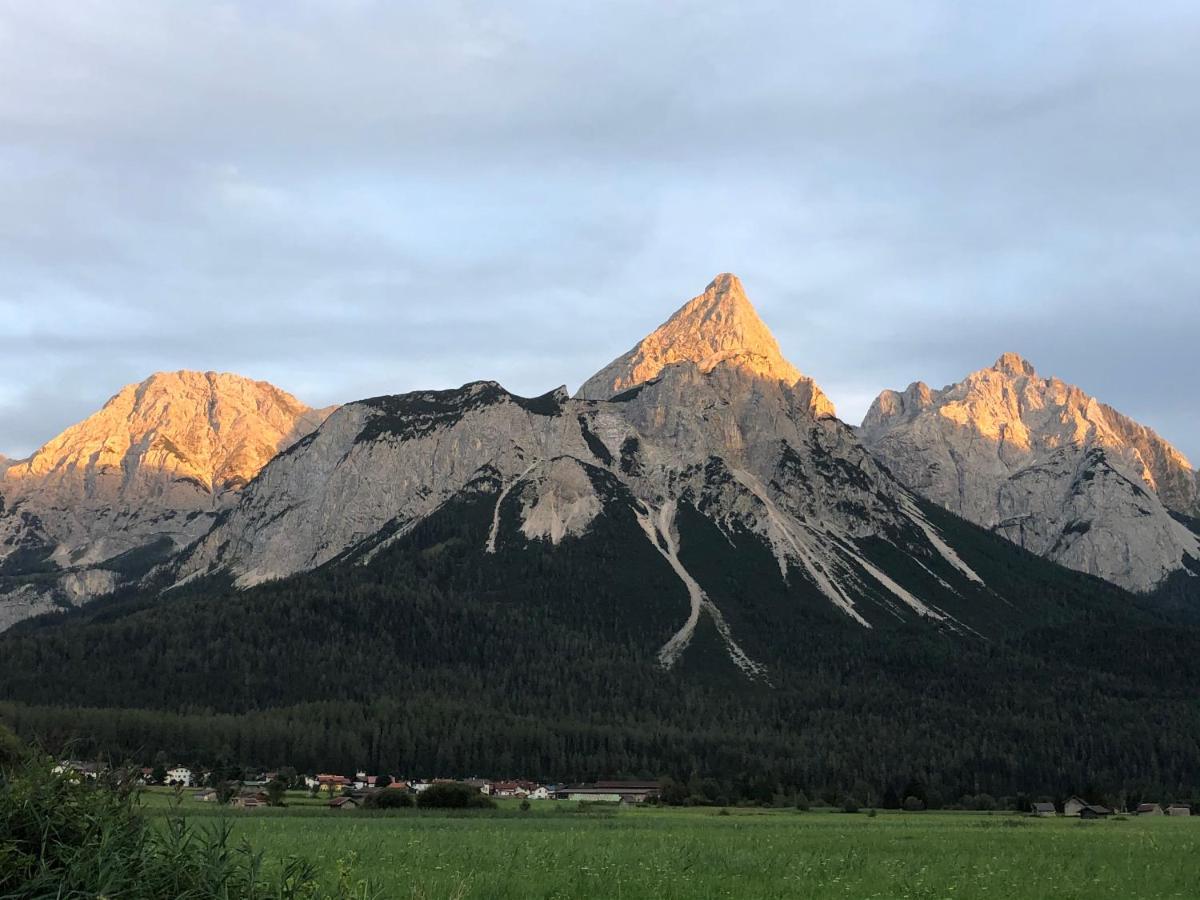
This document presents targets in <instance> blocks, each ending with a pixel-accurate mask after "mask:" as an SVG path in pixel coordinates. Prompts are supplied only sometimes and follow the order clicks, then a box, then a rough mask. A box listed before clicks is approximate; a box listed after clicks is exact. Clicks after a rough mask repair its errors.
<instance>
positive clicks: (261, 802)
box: [229, 791, 271, 809]
mask: <svg viewBox="0 0 1200 900" xmlns="http://www.w3.org/2000/svg"><path fill="white" fill-rule="evenodd" d="M229 805H230V806H232V807H234V808H235V809H259V808H261V807H264V806H270V805H271V801H270V798H269V797H267V795H266V794H264V793H263V792H262V791H243V792H242V793H240V794H238V795H237V796H236V797H234V798H233V799H232V800H230V801H229Z"/></svg>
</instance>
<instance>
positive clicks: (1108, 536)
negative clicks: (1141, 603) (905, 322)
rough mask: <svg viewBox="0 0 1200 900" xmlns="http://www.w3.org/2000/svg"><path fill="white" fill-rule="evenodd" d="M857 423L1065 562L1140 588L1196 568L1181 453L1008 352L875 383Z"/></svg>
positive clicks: (1000, 525) (891, 452)
mask: <svg viewBox="0 0 1200 900" xmlns="http://www.w3.org/2000/svg"><path fill="white" fill-rule="evenodd" d="M859 435H860V437H861V438H862V440H863V442H864V443H865V444H866V445H867V446H868V447H869V448H870V449H871V452H872V453H873V454H874V455H875V457H876V458H877V459H879V460H880V461H881V462H882V463H883V464H884V465H886V466H887V468H888V469H889V470H890V471H891V472H892V473H893V474H894V475H896V477H897V478H899V479H900V480H901V481H902V482H903V483H905V484H906V485H908V486H909V487H911V488H912V489H914V490H915V491H917V492H918V493H920V494H921V495H922V496H924V497H927V498H928V499H930V500H932V501H933V502H935V503H938V504H940V505H941V506H944V507H946V508H947V509H949V510H951V511H953V512H955V513H957V514H958V515H961V516H963V517H964V518H966V519H969V520H970V521H972V522H975V523H977V524H979V525H982V526H984V527H986V528H990V529H993V530H995V531H996V532H997V533H999V534H1001V535H1003V536H1004V537H1006V538H1008V539H1009V540H1011V541H1013V542H1014V543H1017V544H1019V545H1020V546H1022V547H1025V548H1027V549H1029V550H1031V551H1032V552H1034V553H1037V554H1038V555H1040V556H1045V557H1047V558H1049V559H1052V560H1054V561H1055V562H1058V563H1061V564H1062V565H1065V566H1068V567H1070V568H1072V569H1076V570H1078V571H1081V572H1088V573H1090V574H1093V575H1098V576H1100V577H1101V578H1104V579H1106V580H1108V581H1112V582H1113V583H1115V584H1119V585H1121V586H1123V587H1126V588H1129V589H1131V590H1135V591H1149V590H1153V589H1155V588H1157V587H1159V586H1161V585H1163V584H1164V582H1166V581H1167V580H1169V579H1171V578H1172V576H1175V575H1182V576H1183V577H1185V578H1186V577H1187V575H1188V574H1193V573H1194V574H1200V536H1198V535H1197V532H1196V530H1195V525H1194V523H1193V524H1191V525H1189V524H1188V517H1191V516H1195V514H1196V511H1197V504H1198V502H1200V500H1198V497H1200V495H1198V494H1197V490H1196V486H1197V480H1196V479H1197V476H1196V473H1195V472H1194V471H1193V470H1192V469H1191V467H1190V465H1189V464H1188V461H1187V460H1186V458H1184V456H1183V454H1181V453H1180V452H1179V451H1178V450H1176V449H1175V448H1174V447H1172V446H1171V445H1170V444H1168V443H1167V442H1166V441H1165V440H1163V439H1162V438H1161V437H1159V436H1158V435H1157V434H1155V433H1154V432H1153V431H1152V430H1150V429H1149V428H1147V427H1145V426H1143V425H1140V424H1138V423H1137V422H1135V421H1133V420H1132V419H1130V418H1128V417H1127V416H1124V415H1122V414H1121V413H1119V412H1117V411H1116V410H1115V409H1113V408H1112V407H1110V406H1107V405H1105V404H1103V403H1101V402H1099V401H1098V400H1096V399H1095V398H1094V397H1091V396H1089V395H1087V394H1086V393H1084V392H1083V391H1082V390H1080V389H1079V388H1077V387H1075V386H1073V385H1069V384H1066V383H1064V382H1062V381H1060V380H1059V379H1057V378H1042V377H1041V376H1039V375H1038V374H1037V372H1036V370H1035V369H1034V367H1033V366H1032V365H1031V364H1030V363H1029V362H1028V361H1026V360H1024V359H1022V358H1021V357H1019V356H1017V355H1016V354H1013V353H1006V354H1004V355H1003V356H1001V357H1000V359H999V360H997V362H996V364H995V365H993V366H992V367H991V368H987V369H981V370H980V371H978V372H974V373H972V374H971V375H968V376H967V377H966V378H965V379H964V380H963V381H961V382H958V383H957V384H952V385H950V386H948V387H945V388H943V389H941V390H932V389H930V388H929V387H928V386H927V385H925V384H924V383H922V382H916V383H914V384H912V385H910V386H909V387H908V389H907V390H905V391H904V392H902V393H900V392H896V391H884V392H883V393H882V394H880V395H879V397H878V398H877V399H876V400H875V402H874V403H873V404H872V406H871V409H870V410H869V412H868V413H867V416H866V418H865V419H864V420H863V423H862V426H861V428H860V429H859Z"/></svg>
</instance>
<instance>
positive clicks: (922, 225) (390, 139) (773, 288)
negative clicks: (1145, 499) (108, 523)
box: [0, 0, 1200, 462]
mask: <svg viewBox="0 0 1200 900" xmlns="http://www.w3.org/2000/svg"><path fill="white" fill-rule="evenodd" d="M587 6H592V7H593V9H591V10H589V11H586V12H585V11H584V10H585V8H586V7H587ZM285 7H288V11H287V12H284V11H283V10H284V9H285ZM0 84H2V85H3V86H4V87H3V90H0V452H5V453H8V454H9V455H22V454H25V453H28V452H29V451H30V450H32V449H33V448H34V447H35V446H37V445H38V444H40V443H41V442H43V441H44V440H47V439H48V438H50V437H51V436H53V435H54V434H55V433H56V432H57V431H59V430H61V429H62V428H63V427H65V426H66V425H68V424H70V423H72V422H74V421H77V420H78V419H80V418H82V417H84V416H85V415H87V414H88V413H89V412H91V411H92V410H94V409H96V408H97V407H99V406H100V404H101V403H103V402H104V400H106V399H107V398H108V397H109V396H111V395H112V394H113V393H115V392H116V390H117V389H118V388H119V387H120V386H121V385H122V384H124V383H127V382H131V381H138V380H140V379H141V378H143V377H145V376H146V375H147V374H149V373H150V372H152V371H155V370H161V369H178V368H190V369H216V370H229V371H236V372H240V373H243V374H245V375H250V376H253V377H256V378H264V379H268V380H270V381H273V382H275V383H277V384H279V385H280V386H281V387H284V388H286V389H288V390H290V391H292V392H293V393H295V394H297V395H298V396H299V397H300V398H301V399H303V400H305V401H307V402H309V403H312V404H314V405H316V404H321V405H323V404H327V403H333V402H337V401H344V400H350V399H356V398H359V397H363V396H371V395H375V394H381V393H394V392H399V391H406V390H411V389H415V388H426V387H446V386H455V385H458V384H461V383H463V382H466V381H470V380H474V379H479V378H493V379H496V380H498V381H500V382H502V383H503V384H504V385H505V386H507V387H508V388H510V389H512V390H514V391H517V392H519V393H529V394H532V393H541V392H543V391H545V390H548V389H550V388H553V387H555V386H557V385H559V384H561V383H564V382H565V383H566V384H567V385H568V386H569V387H571V389H572V390H573V389H574V388H575V387H577V386H578V385H579V383H580V382H581V381H583V380H584V379H585V378H586V377H587V376H589V375H590V374H592V372H594V371H595V370H596V369H598V368H600V367H601V366H602V365H603V364H605V363H607V362H608V361H609V360H610V359H611V358H612V357H614V356H616V355H617V354H619V353H621V352H623V351H625V350H626V349H628V348H629V347H630V346H631V345H632V344H633V343H634V342H635V341H636V340H638V339H639V338H640V337H642V336H643V335H644V334H645V333H646V332H648V331H649V330H651V329H652V328H654V327H655V326H656V325H658V324H659V323H660V322H661V321H662V320H663V319H665V318H666V317H667V316H668V315H669V314H670V313H671V312H672V311H673V310H674V309H675V308H676V307H677V306H679V305H680V304H681V303H683V302H684V301H685V300H686V299H688V298H689V297H691V296H693V295H694V294H696V293H699V292H700V291H701V290H702V289H703V288H704V286H705V284H706V283H707V282H708V281H709V280H710V278H711V277H712V276H713V275H714V274H716V273H718V272H722V271H732V272H736V273H737V274H738V275H740V276H741V278H742V280H743V282H744V283H745V286H746V289H747V292H748V294H749V295H750V297H751V299H752V300H753V301H754V302H755V304H756V306H757V307H758V309H759V311H760V313H761V314H762V316H763V318H764V319H765V320H766V321H767V323H768V324H769V325H770V326H771V327H772V329H773V330H774V331H775V334H776V335H777V337H778V338H779V340H780V343H781V344H782V345H783V349H784V352H785V354H786V355H787V356H788V358H789V359H791V360H792V362H794V363H795V364H796V365H797V366H798V367H799V368H800V369H802V370H803V371H804V372H806V373H807V374H810V375H812V376H814V377H815V378H816V379H817V380H818V382H819V383H820V384H821V385H822V386H823V387H824V388H825V390H826V392H827V393H828V394H829V395H830V396H831V397H832V398H833V400H834V401H835V402H836V403H837V405H838V408H839V412H840V413H841V415H842V417H843V418H844V419H846V420H847V421H850V422H852V423H857V422H858V421H859V420H860V419H861V417H862V414H863V413H864V412H865V410H866V407H867V406H868V405H869V403H870V401H871V399H872V398H873V397H874V396H875V394H876V393H877V392H878V391H879V390H880V389H881V388H884V387H900V388H902V387H904V386H905V385H906V384H908V383H909V382H910V381H913V380H916V379H921V380H924V381H927V382H929V383H931V384H933V385H934V386H940V385H942V384H945V383H948V382H951V381H956V380H958V379H960V378H961V377H962V376H963V375H964V374H966V373H967V372H969V371H971V370H974V369H978V368H981V367H983V366H986V365H989V364H991V362H992V361H993V360H994V359H995V358H996V357H997V356H998V355H999V354H1000V353H1001V352H1002V351H1005V350H1016V351H1018V352H1020V353H1022V354H1023V355H1025V356H1026V357H1028V358H1029V359H1030V360H1031V361H1033V362H1034V364H1035V365H1036V366H1037V367H1038V369H1039V371H1040V372H1042V373H1044V374H1055V375H1058V376H1060V377H1062V378H1064V379H1066V380H1068V381H1071V382H1074V383H1077V384H1079V385H1080V386H1082V387H1083V388H1085V389H1086V390H1088V391H1090V392H1092V393H1095V394H1096V395H1098V396H1099V397H1100V398H1101V399H1103V400H1105V401H1107V402H1109V403H1112V404H1113V405H1115V406H1117V407H1118V408H1120V409H1122V410H1123V411H1125V412H1127V413H1129V414H1131V415H1133V416H1134V417H1136V418H1138V419H1139V420H1141V421H1143V422H1145V423H1147V424H1149V425H1151V426H1153V427H1154V428H1156V429H1157V430H1159V431H1160V432H1161V433H1162V434H1163V435H1164V436H1166V437H1167V438H1168V439H1170V440H1172V441H1174V442H1175V443H1176V444H1178V445H1179V446H1180V447H1181V448H1182V449H1183V450H1184V451H1185V452H1186V453H1188V454H1189V456H1190V457H1191V458H1192V459H1193V461H1194V462H1197V461H1200V411H1198V405H1197V394H1198V391H1197V388H1198V382H1200V363H1198V361H1197V347H1198V344H1200V158H1198V152H1200V151H1198V149H1197V148H1200V4H1198V3H1196V2H1195V0H1188V2H1171V0H1154V2H1153V3H1145V2H1122V3H1113V2H1104V0H1089V2H1087V3H1082V2H1077V0H1070V2H1048V0H1041V2H1031V3H1020V2H1007V3H983V2H980V3H975V2H970V0H946V2H900V0H886V2H878V3H872V2H863V3H855V2H837V3H831V2H825V0H822V2H814V3H798V2H789V3H780V4H771V3H757V2H746V0H742V2H738V3H720V4H717V3H685V2H631V3H621V2H605V3H595V4H579V3H564V2H561V0H550V2H546V3H525V2H506V3H497V4H494V5H493V4H475V3H470V2H449V0H438V2H431V3H428V4H417V3H397V2H393V3H379V4H375V3H370V2H337V3H335V2H327V3H326V2H308V3H303V2H302V3H298V4H275V3H268V2H245V3H239V2H232V3H220V4H218V3H188V2H181V0H170V2H166V0H164V2H162V3H150V2H144V3H135V2H92V0H63V2H55V0H39V2H29V0H0Z"/></svg>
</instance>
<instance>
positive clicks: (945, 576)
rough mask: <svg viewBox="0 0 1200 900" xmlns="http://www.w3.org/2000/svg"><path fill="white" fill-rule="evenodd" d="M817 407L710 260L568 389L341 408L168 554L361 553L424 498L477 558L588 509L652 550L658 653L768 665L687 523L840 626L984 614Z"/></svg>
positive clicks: (380, 544) (278, 569) (274, 563)
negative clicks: (757, 550) (691, 560)
mask: <svg viewBox="0 0 1200 900" xmlns="http://www.w3.org/2000/svg"><path fill="white" fill-rule="evenodd" d="M600 385H605V388H604V389H603V390H601V388H600ZM613 391H615V392H616V393H612V392H613ZM831 409H832V408H831V407H830V406H829V404H828V402H827V401H825V400H824V399H823V395H822V394H821V392H820V389H819V388H818V387H817V386H816V385H815V384H814V383H813V382H812V380H811V379H809V378H806V377H805V376H803V375H801V374H800V373H799V372H798V371H797V370H796V369H795V368H793V367H792V366H791V365H790V364H788V363H786V362H785V361H784V360H783V358H782V356H781V355H780V354H779V349H778V345H777V344H776V343H775V340H774V338H772V337H771V336H770V333H769V332H768V331H767V330H766V328H765V326H763V325H762V323H761V321H760V320H759V319H758V317H757V314H756V313H755V312H754V310H753V308H752V307H751V305H750V303H749V301H748V300H747V299H746V296H745V294H744V292H743V290H742V288H741V285H740V283H739V282H738V281H737V279H736V278H734V277H733V276H730V275H722V276H719V277H718V278H717V279H715V280H714V281H713V282H712V283H711V284H710V285H709V286H708V288H707V290H706V291H705V292H704V294H703V295H701V296H700V297H697V298H695V299H694V300H692V301H689V302H688V304H686V305H685V306H684V307H683V308H682V309H681V310H680V311H679V312H677V313H676V314H675V315H674V316H673V317H672V318H671V319H670V320H668V322H667V323H666V325H664V326H663V327H662V328H661V329H659V330H658V331H656V332H655V333H654V334H653V335H651V336H650V337H648V338H646V339H645V340H643V341H642V342H640V343H639V344H638V346H637V347H636V348H635V349H634V350H633V351H631V353H630V354H626V355H625V356H623V357H621V358H619V359H618V360H616V361H614V362H613V363H612V364H610V365H609V366H607V367H605V369H603V370H602V372H601V373H600V374H599V375H598V376H596V378H593V379H591V380H589V382H588V383H587V384H585V385H584V387H583V389H581V391H580V393H579V396H577V397H575V398H572V397H570V396H569V395H568V394H567V392H566V390H565V389H562V388H560V389H558V390H555V391H552V392H550V393H547V394H545V395H543V396H541V397H536V398H523V397H518V396H516V395H513V394H511V393H509V392H508V391H506V390H504V389H503V388H502V387H501V386H500V385H498V384H495V383H494V382H477V383H473V384H468V385H465V386H464V387H462V388H459V389H457V390H448V391H422V392H415V393H410V394H404V395H398V396H389V397H378V398H374V399H370V400H364V401H360V402H357V403H348V404H346V405H344V406H343V407H341V408H340V409H339V410H338V411H336V412H335V413H333V414H332V415H331V416H330V417H329V418H328V419H327V420H326V421H325V423H324V424H323V425H322V426H321V427H320V428H318V429H317V430H315V431H314V432H313V433H312V434H310V435H309V436H308V437H306V438H304V439H303V440H301V441H299V442H297V443H296V444H295V445H294V446H293V447H292V448H291V449H289V450H288V451H286V452H284V453H282V454H280V455H279V456H278V457H276V458H275V459H274V460H272V461H271V462H270V463H269V464H268V465H267V466H266V467H265V468H264V469H263V471H262V472H261V474H260V475H259V477H258V478H257V479H256V480H255V481H254V482H253V483H252V484H251V485H249V486H248V487H247V488H246V490H244V491H243V492H242V493H241V495H240V496H239V498H238V500H237V503H236V504H235V505H234V506H233V507H231V508H230V510H229V511H228V512H227V513H226V514H225V515H223V516H222V517H221V519H220V521H218V522H217V523H216V524H215V526H214V527H213V529H212V531H211V532H209V533H208V534H207V535H206V536H205V537H204V538H203V539H202V540H200V541H199V542H198V543H197V544H196V545H195V546H194V547H193V548H191V549H190V550H189V551H188V552H187V553H186V554H185V556H184V557H183V559H182V560H181V561H180V563H179V565H178V568H177V572H176V586H177V587H178V586H182V585H186V584H188V583H189V582H190V581H192V580H195V579H201V578H211V577H215V576H222V577H229V578H232V579H233V581H234V583H235V584H236V585H237V586H238V587H242V588H245V587H249V586H252V585H255V584H260V583H263V582H265V581H270V580H273V579H278V578H283V577H287V576H290V575H294V574H296V573H300V572H304V571H309V570H311V569H313V568H316V567H318V566H321V565H324V564H327V563H330V562H331V561H335V560H354V561H356V562H357V563H359V564H363V565H367V564H370V562H371V561H372V559H373V558H374V557H375V556H376V555H377V554H378V553H379V552H380V551H381V550H382V549H383V548H386V547H388V546H389V545H391V544H393V543H395V542H396V541H398V540H402V539H404V538H405V536H406V535H408V534H410V533H411V532H412V531H413V530H414V529H415V528H417V527H419V526H420V525H421V523H423V522H424V521H426V520H427V519H428V517H430V516H432V515H434V514H436V513H438V512H439V511H440V510H443V509H445V508H447V507H448V506H450V505H459V506H461V505H463V504H477V503H481V502H482V503H484V504H486V505H488V506H489V507H490V509H491V528H490V531H489V534H488V536H487V538H486V541H485V542H484V545H483V546H481V547H480V548H479V549H480V550H481V551H483V554H484V556H483V557H482V558H481V562H480V564H481V565H486V564H487V557H488V556H491V555H494V554H495V553H496V552H497V551H498V549H499V548H500V547H501V546H503V545H505V544H506V543H513V542H515V544H516V545H517V546H528V545H530V544H532V543H544V544H548V545H550V546H558V545H562V544H565V543H568V542H570V541H572V540H576V539H578V538H580V537H582V536H584V535H586V534H587V533H588V532H589V531H590V530H591V529H592V528H593V527H595V526H596V523H597V522H598V521H599V520H601V519H602V518H606V519H609V520H612V521H614V522H618V523H620V524H621V528H622V529H623V532H622V540H624V541H626V542H629V543H640V544H644V545H645V546H649V547H650V548H652V549H653V550H654V551H655V553H656V554H657V555H658V557H659V562H658V565H659V567H660V568H662V567H665V569H664V571H665V572H668V573H671V574H672V575H673V576H674V577H675V578H676V579H677V580H678V582H679V583H680V584H681V585H683V586H684V588H685V589H686V593H687V597H688V605H687V608H686V609H684V610H682V611H681V613H680V615H679V616H678V622H677V624H676V628H675V630H674V632H673V633H672V634H669V635H666V636H665V637H664V639H663V641H662V643H661V645H660V647H659V650H658V658H659V660H660V662H661V663H662V665H663V666H664V667H667V668H669V667H671V666H673V665H675V664H676V663H678V662H679V661H680V659H681V658H682V657H683V656H684V654H685V653H686V652H687V651H688V649H689V647H690V646H691V644H692V641H693V638H694V636H695V635H696V634H697V633H698V631H707V630H712V632H713V633H714V634H715V635H716V640H715V646H718V647H719V648H720V651H719V655H721V656H722V658H727V659H728V660H729V661H731V662H732V663H733V664H734V665H735V666H736V668H737V669H739V670H740V671H741V672H742V673H743V674H745V675H746V676H748V677H750V678H766V677H768V674H767V670H766V668H765V667H764V666H763V665H761V664H760V663H759V662H758V661H757V660H756V659H755V658H754V657H753V655H752V654H750V653H749V652H747V651H746V650H745V648H744V647H743V646H742V643H741V641H740V639H739V637H738V634H737V631H738V629H737V628H736V627H734V626H733V625H731V624H730V621H729V619H728V617H727V616H726V614H725V612H724V611H723V609H722V607H721V605H720V603H719V602H718V601H717V599H716V594H715V592H714V591H713V590H712V589H711V588H709V587H706V586H704V585H703V584H701V583H700V581H699V580H698V579H697V577H696V576H695V574H694V573H693V572H692V571H691V570H690V568H689V567H688V566H687V565H685V564H684V562H683V555H684V551H685V550H686V546H687V541H688V536H687V534H686V532H687V530H688V528H689V527H692V528H702V529H713V530H714V533H715V534H719V535H724V536H725V540H726V542H727V543H728V544H729V545H730V546H733V545H734V544H735V543H738V542H745V541H746V540H753V541H754V542H755V543H756V545H757V546H760V547H762V548H763V549H764V550H765V551H766V552H768V553H769V554H770V557H771V558H772V559H773V560H774V567H775V568H774V573H773V575H772V576H771V577H772V578H773V579H775V580H777V581H779V582H781V583H795V584H800V585H804V586H805V589H806V590H808V591H811V592H812V593H813V594H815V595H816V596H819V597H821V598H823V601H824V602H826V603H829V604H832V606H833V608H835V609H837V610H839V611H840V612H841V614H843V615H845V616H846V617H847V619H848V620H849V621H852V622H854V623H856V624H857V625H858V626H862V627H866V628H870V627H873V626H877V625H879V624H880V623H881V622H883V621H885V620H886V621H893V620H901V621H906V620H909V619H913V618H919V619H922V620H925V621H927V622H928V623H930V625H931V626H932V627H936V628H945V629H948V630H951V631H966V630H970V629H971V628H973V627H976V625H977V624H978V623H977V622H975V620H976V619H977V618H984V619H985V618H988V617H989V616H990V615H991V612H992V610H991V606H992V604H991V602H990V600H989V601H988V602H986V603H984V602H982V601H980V598H981V597H985V596H987V597H990V596H991V595H990V593H989V591H988V589H987V587H986V586H985V585H984V583H983V579H982V578H981V577H980V576H979V575H977V574H976V573H975V572H974V571H972V569H971V568H970V567H969V566H968V565H966V564H965V563H964V562H963V561H962V560H961V558H960V557H959V556H958V554H957V553H956V552H955V550H954V549H953V548H952V547H951V546H950V544H949V543H948V542H947V541H946V540H945V538H944V537H943V536H942V535H941V534H940V533H939V531H938V529H937V528H936V527H934V526H933V525H932V524H931V523H930V521H929V519H928V517H927V516H926V514H925V513H924V512H923V511H922V510H921V509H920V508H919V507H918V505H917V504H916V503H915V502H914V498H913V497H912V495H910V494H909V492H908V491H907V490H905V489H904V488H903V487H901V486H900V485H899V484H897V483H896V482H895V480H894V479H892V478H891V476H890V475H888V474H887V473H886V472H885V471H883V470H882V469H881V468H880V467H879V466H877V465H876V464H875V462H874V461H873V460H872V458H871V456H870V455H869V454H868V453H867V452H866V450H865V449H864V448H863V447H862V445H861V444H860V443H859V441H858V439H857V438H856V437H855V435H854V433H853V431H852V430H851V429H850V428H848V427H847V426H846V425H844V424H843V423H842V422H840V421H838V420H837V419H836V418H834V417H833V416H832V415H831V414H830V410H831ZM510 522H511V527H506V526H508V525H509V523H510ZM975 606H977V607H978V608H974V607H975ZM952 610H958V613H956V612H953V611H952ZM959 614H961V615H962V617H963V618H962V619H960V618H959ZM969 623H973V624H969ZM710 651H711V648H709V649H706V650H704V651H696V652H697V653H700V652H703V653H709V652H710Z"/></svg>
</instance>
